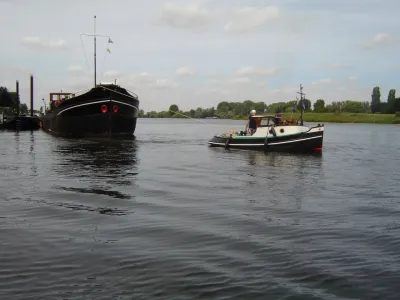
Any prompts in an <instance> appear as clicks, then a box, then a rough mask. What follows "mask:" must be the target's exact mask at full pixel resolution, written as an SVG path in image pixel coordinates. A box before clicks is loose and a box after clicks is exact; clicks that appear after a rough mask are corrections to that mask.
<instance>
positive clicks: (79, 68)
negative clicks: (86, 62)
mask: <svg viewBox="0 0 400 300" xmlns="http://www.w3.org/2000/svg"><path fill="white" fill-rule="evenodd" d="M67 71H68V72H69V73H72V74H74V73H75V74H81V73H84V69H83V68H82V66H80V65H72V66H69V67H68V69H67Z"/></svg>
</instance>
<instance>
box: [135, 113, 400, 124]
mask: <svg viewBox="0 0 400 300" xmlns="http://www.w3.org/2000/svg"><path fill="white" fill-rule="evenodd" d="M179 113H181V114H185V112H179ZM159 114H160V113H157V114H156V115H150V116H139V118H186V117H184V116H179V115H177V114H175V115H174V114H173V115H171V116H170V115H167V116H165V115H164V114H162V112H161V114H160V115H159ZM266 114H268V113H266ZM185 116H187V117H188V118H192V117H191V116H190V115H188V114H185ZM215 118H216V119H230V120H243V121H247V119H248V117H246V116H237V117H233V118H224V117H222V118H219V117H217V116H216V117H215ZM291 118H294V119H298V118H299V113H293V114H292V113H282V119H291ZM194 119H214V118H212V117H207V118H194ZM303 121H304V122H310V123H358V124H400V114H399V113H398V114H397V115H396V114H372V113H364V114H363V113H348V112H342V113H329V112H328V113H314V112H306V113H303Z"/></svg>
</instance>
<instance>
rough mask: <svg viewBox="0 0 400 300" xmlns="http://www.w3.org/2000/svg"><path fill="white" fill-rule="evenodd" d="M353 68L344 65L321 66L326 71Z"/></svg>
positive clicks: (330, 64) (329, 64)
mask: <svg viewBox="0 0 400 300" xmlns="http://www.w3.org/2000/svg"><path fill="white" fill-rule="evenodd" d="M351 67H352V66H350V65H348V64H343V63H328V64H324V65H322V66H321V68H324V69H333V70H341V69H343V70H344V69H350V68H351Z"/></svg>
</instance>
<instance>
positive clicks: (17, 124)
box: [0, 75, 40, 131]
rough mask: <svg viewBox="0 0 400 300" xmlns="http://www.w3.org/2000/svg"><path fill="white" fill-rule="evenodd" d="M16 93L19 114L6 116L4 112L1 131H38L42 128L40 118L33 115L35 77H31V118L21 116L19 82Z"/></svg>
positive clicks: (16, 85) (0, 124) (0, 126)
mask: <svg viewBox="0 0 400 300" xmlns="http://www.w3.org/2000/svg"><path fill="white" fill-rule="evenodd" d="M15 91H16V96H17V112H16V113H15V114H9V113H7V115H5V114H4V112H3V120H1V121H2V122H1V123H0V130H14V131H22V130H37V129H39V128H40V126H39V121H40V120H39V118H38V117H36V116H34V115H33V75H30V106H31V109H30V116H27V115H25V114H23V115H22V114H21V111H20V104H21V101H20V98H19V81H18V80H17V81H16V84H15Z"/></svg>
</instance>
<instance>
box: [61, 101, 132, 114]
mask: <svg viewBox="0 0 400 300" xmlns="http://www.w3.org/2000/svg"><path fill="white" fill-rule="evenodd" d="M104 102H110V99H104V100H100V101H94V102H89V103H83V104H77V105H74V106H71V107H67V108H66V109H63V110H62V111H60V112H59V113H58V114H57V116H58V115H60V114H62V113H63V112H65V111H67V110H70V109H74V108H77V107H81V106H87V105H92V104H98V103H104ZM111 102H116V103H119V104H123V105H127V106H130V107H133V108H134V109H136V110H137V107H136V106H135V105H133V104H129V103H124V102H121V101H117V100H111Z"/></svg>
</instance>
